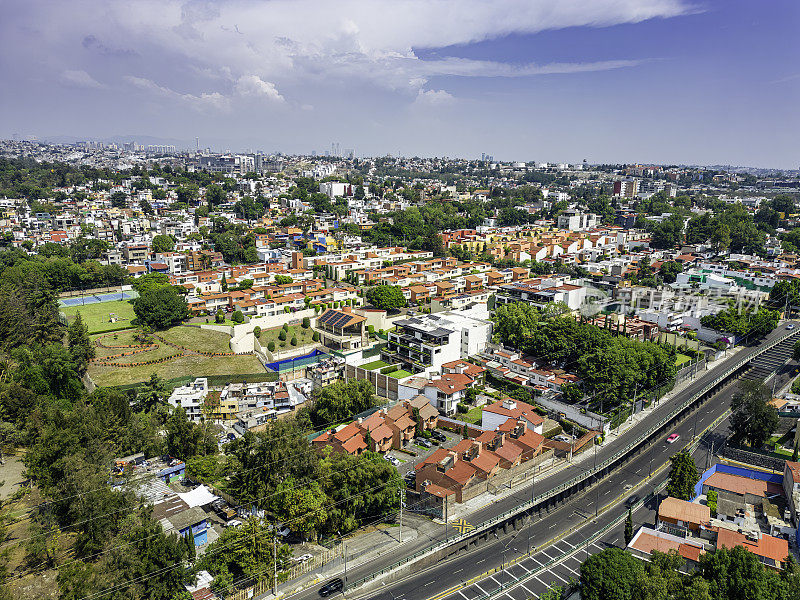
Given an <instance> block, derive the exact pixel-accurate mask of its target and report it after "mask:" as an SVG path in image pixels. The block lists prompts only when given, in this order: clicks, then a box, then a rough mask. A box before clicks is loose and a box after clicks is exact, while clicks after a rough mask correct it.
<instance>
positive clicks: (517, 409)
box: [483, 400, 544, 425]
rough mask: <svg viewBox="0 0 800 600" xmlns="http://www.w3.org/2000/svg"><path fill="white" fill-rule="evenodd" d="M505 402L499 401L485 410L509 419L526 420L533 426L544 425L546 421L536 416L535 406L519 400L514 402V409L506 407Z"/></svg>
mask: <svg viewBox="0 0 800 600" xmlns="http://www.w3.org/2000/svg"><path fill="white" fill-rule="evenodd" d="M505 402H506V401H505V400H497V401H496V402H493V403H492V404H490V405H489V406H484V407H483V410H484V411H487V412H491V413H495V414H497V415H501V416H504V417H509V418H512V419H515V420H516V419H519V418H521V417H522V418H525V419H526V420H527V421H528V422H529V423H532V424H533V425H540V424H542V423H544V419H543V418H542V417H541V416H539V415H538V414H536V412H535V411H534V409H533V406H531V405H530V404H527V403H526V402H520V401H518V400H513V401H512V402H513V403H514V407H513V408H509V407H508V406H504V403H505Z"/></svg>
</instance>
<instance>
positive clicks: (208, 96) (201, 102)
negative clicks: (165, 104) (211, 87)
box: [124, 75, 231, 112]
mask: <svg viewBox="0 0 800 600" xmlns="http://www.w3.org/2000/svg"><path fill="white" fill-rule="evenodd" d="M124 79H125V81H127V82H128V83H130V84H131V85H133V86H136V87H138V88H140V89H143V90H147V91H149V92H152V93H154V94H156V95H158V96H162V97H164V98H171V99H173V100H176V101H179V102H182V103H184V104H187V105H189V106H190V107H191V108H193V109H195V110H199V111H208V110H216V111H223V112H224V111H228V110H230V108H231V105H230V100H229V99H228V98H226V97H225V96H223V95H222V94H220V93H219V92H203V93H201V94H200V95H194V94H182V93H180V92H176V91H175V90H173V89H171V88H168V87H164V86H162V85H158V84H157V83H156V82H154V81H152V80H150V79H146V78H144V77H134V76H132V75H128V76H125V77H124Z"/></svg>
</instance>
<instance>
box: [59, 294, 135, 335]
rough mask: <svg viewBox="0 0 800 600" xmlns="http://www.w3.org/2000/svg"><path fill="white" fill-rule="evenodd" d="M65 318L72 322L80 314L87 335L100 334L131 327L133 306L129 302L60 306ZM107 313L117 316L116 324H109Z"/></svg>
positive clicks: (117, 301) (116, 301) (113, 301)
mask: <svg viewBox="0 0 800 600" xmlns="http://www.w3.org/2000/svg"><path fill="white" fill-rule="evenodd" d="M59 310H60V311H61V312H63V313H64V314H65V315H66V316H67V320H68V321H72V320H73V319H74V318H75V315H76V314H77V313H79V312H80V313H81V319H83V322H84V323H86V327H87V328H88V329H89V333H102V332H104V331H112V330H114V329H119V328H120V327H126V326H127V327H133V325H131V319H134V318H135V317H136V315H135V314H134V312H133V304H131V302H130V301H129V300H112V301H111V302H95V303H93V304H86V305H84V306H81V305H78V306H61V307H60V308H59ZM109 313H114V314H115V315H116V316H117V322H116V323H111V322H109V320H108V319H109Z"/></svg>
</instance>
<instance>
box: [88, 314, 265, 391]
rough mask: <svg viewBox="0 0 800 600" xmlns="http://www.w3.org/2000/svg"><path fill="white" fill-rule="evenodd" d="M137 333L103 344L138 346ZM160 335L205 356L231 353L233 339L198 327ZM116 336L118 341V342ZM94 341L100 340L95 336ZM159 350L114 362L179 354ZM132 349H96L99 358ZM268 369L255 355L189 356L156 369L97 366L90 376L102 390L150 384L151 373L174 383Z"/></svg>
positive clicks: (119, 335)
mask: <svg viewBox="0 0 800 600" xmlns="http://www.w3.org/2000/svg"><path fill="white" fill-rule="evenodd" d="M134 334H135V331H133V330H128V331H120V332H118V333H115V334H112V335H108V336H107V337H105V338H103V343H105V344H107V345H109V346H111V345H126V344H135V343H136V342H135V340H134ZM158 335H160V336H161V337H163V338H164V339H165V340H169V341H170V342H172V343H174V344H179V345H181V346H184V347H186V348H190V349H195V350H202V351H204V352H230V343H229V341H230V336H228V335H226V334H224V333H220V332H217V331H208V330H204V329H195V328H194V327H183V326H178V327H173V328H172V329H169V330H167V331H163V332H159V333H158ZM114 336H116V339H115V338H114ZM92 337H93V339H94V338H96V337H97V336H92ZM156 343H158V344H159V347H158V348H156V349H154V350H150V351H148V352H141V353H139V354H134V355H132V356H124V357H121V358H116V359H114V362H118V363H137V362H144V361H147V360H152V359H155V358H161V357H165V356H171V355H173V354H176V353H178V352H179V350H178V349H177V348H173V347H171V346H168V345H166V344H162V343H160V342H158V341H157V340H156ZM130 350H131V349H129V348H96V354H97V358H102V357H104V356H111V355H114V354H120V353H122V352H127V351H130ZM262 372H264V367H263V366H262V365H261V363H260V361H259V360H258V359H257V358H256V357H255V356H254V355H238V356H214V357H208V356H199V355H196V354H188V355H184V356H181V357H179V358H176V359H173V360H170V361H167V362H164V363H159V364H155V365H141V366H135V367H111V366H101V365H96V364H90V365H89V376H90V377H91V378H92V380H93V381H94V382H95V383H96V384H97V385H101V386H115V385H125V384H129V383H137V382H140V381H146V380H147V379H149V378H150V374H151V373H156V374H157V375H158V376H159V377H161V378H163V379H174V378H176V377H182V376H185V375H193V376H196V377H200V376H203V375H225V374H231V375H235V374H249V373H262Z"/></svg>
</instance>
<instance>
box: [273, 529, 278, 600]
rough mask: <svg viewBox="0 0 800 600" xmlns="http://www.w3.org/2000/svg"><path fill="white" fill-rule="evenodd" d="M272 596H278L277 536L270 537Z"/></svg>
mask: <svg viewBox="0 0 800 600" xmlns="http://www.w3.org/2000/svg"><path fill="white" fill-rule="evenodd" d="M272 595H273V596H277V595H278V536H277V535H276V534H275V532H273V536H272Z"/></svg>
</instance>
